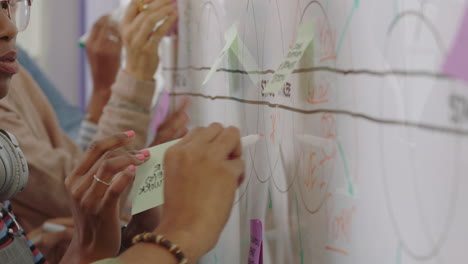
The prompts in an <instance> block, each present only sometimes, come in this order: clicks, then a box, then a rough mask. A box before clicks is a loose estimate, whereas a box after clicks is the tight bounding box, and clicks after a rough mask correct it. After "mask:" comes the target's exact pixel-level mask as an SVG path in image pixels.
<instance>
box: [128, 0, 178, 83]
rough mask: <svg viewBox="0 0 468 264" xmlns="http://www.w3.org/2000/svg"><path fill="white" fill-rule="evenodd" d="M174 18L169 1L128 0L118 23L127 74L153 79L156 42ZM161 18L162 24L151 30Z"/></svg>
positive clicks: (171, 0)
mask: <svg viewBox="0 0 468 264" xmlns="http://www.w3.org/2000/svg"><path fill="white" fill-rule="evenodd" d="M141 3H144V5H143V6H144V7H145V8H144V9H142V8H141V7H142V5H141ZM164 19H166V20H165V21H164ZM176 20H177V8H176V6H175V4H174V2H173V0H148V1H144V0H132V2H131V3H130V5H129V6H128V8H127V11H126V13H125V17H124V19H123V20H122V22H121V24H120V31H121V33H122V39H123V42H124V47H125V51H126V65H125V71H126V72H127V73H129V74H130V75H132V76H133V77H134V78H137V79H139V80H147V81H151V80H153V76H154V74H155V72H156V69H157V68H158V64H159V56H158V47H159V42H160V41H161V39H162V38H163V37H164V36H165V35H166V33H167V32H168V31H169V30H170V29H171V27H172V26H173V25H174V23H175V22H176ZM161 21H164V23H163V24H162V25H160V26H159V27H158V28H157V29H156V31H154V28H155V25H156V24H157V23H158V22H161Z"/></svg>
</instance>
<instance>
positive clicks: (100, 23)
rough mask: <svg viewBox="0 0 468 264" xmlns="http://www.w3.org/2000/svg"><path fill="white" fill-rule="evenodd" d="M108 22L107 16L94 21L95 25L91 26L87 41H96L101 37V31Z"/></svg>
mask: <svg viewBox="0 0 468 264" xmlns="http://www.w3.org/2000/svg"><path fill="white" fill-rule="evenodd" d="M108 20H109V16H102V17H101V18H99V19H98V20H97V21H96V23H94V25H93V28H92V30H91V35H90V36H89V39H91V40H95V39H98V38H99V36H100V35H101V31H102V30H103V29H104V25H105V24H106V23H107V21H108Z"/></svg>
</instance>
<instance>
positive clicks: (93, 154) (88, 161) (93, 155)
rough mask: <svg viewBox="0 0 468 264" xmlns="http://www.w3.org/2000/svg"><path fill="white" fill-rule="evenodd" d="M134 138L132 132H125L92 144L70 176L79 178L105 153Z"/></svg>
mask: <svg viewBox="0 0 468 264" xmlns="http://www.w3.org/2000/svg"><path fill="white" fill-rule="evenodd" d="M134 138H135V132H134V131H127V132H125V133H119V134H115V135H113V136H110V137H107V138H105V139H102V140H98V141H95V142H94V143H92V144H91V145H90V146H89V148H88V151H87V152H86V155H85V157H84V159H83V161H82V162H81V163H80V165H79V166H78V168H77V169H76V170H75V171H74V173H73V174H72V175H77V176H81V175H84V174H86V172H87V171H88V170H89V169H90V168H91V167H92V166H93V165H94V164H95V163H96V161H97V160H98V159H99V158H100V157H101V156H102V155H103V154H104V153H105V152H107V151H110V150H114V149H117V148H119V147H122V146H125V145H127V144H129V143H130V142H132V141H133V140H134Z"/></svg>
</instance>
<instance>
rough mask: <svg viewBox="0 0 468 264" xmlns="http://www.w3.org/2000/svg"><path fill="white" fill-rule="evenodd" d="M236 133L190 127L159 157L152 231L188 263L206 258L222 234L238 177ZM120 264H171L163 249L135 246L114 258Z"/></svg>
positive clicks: (240, 173) (240, 164)
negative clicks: (156, 218)
mask: <svg viewBox="0 0 468 264" xmlns="http://www.w3.org/2000/svg"><path fill="white" fill-rule="evenodd" d="M241 154H242V148H241V143H240V135H239V131H238V129H237V128H233V127H229V128H223V127H222V126H221V125H220V124H213V125H211V126H210V127H208V128H196V129H194V130H193V131H192V132H190V133H189V134H188V135H187V136H185V137H184V138H183V139H182V140H181V141H180V142H179V143H177V144H176V145H174V146H173V147H171V148H170V149H168V151H167V152H166V155H165V158H164V188H165V189H164V200H165V203H164V205H163V213H164V214H163V217H162V220H161V224H160V225H159V226H158V227H157V228H156V230H154V233H156V234H162V235H164V236H165V237H167V239H169V240H170V241H172V242H173V243H175V244H177V245H179V246H180V248H181V249H182V251H183V252H184V254H185V255H186V257H188V258H189V260H190V263H196V262H197V260H198V259H199V258H200V257H201V256H202V255H204V254H205V253H207V252H208V251H209V250H210V249H211V248H212V247H213V246H214V245H215V243H216V241H217V240H218V238H219V235H220V233H221V231H222V230H223V228H224V226H225V224H226V222H227V220H228V218H229V215H230V212H231V209H232V205H233V202H234V196H235V191H236V189H237V187H238V182H239V179H240V178H242V176H243V174H244V169H245V168H244V167H245V164H244V162H243V161H242V160H241ZM119 258H120V259H121V260H123V261H124V263H141V264H146V263H148V264H149V263H156V262H158V263H175V262H174V261H175V258H174V256H173V255H172V254H170V253H169V252H168V251H167V250H166V249H164V248H162V247H159V246H155V245H153V244H150V243H139V244H137V245H135V246H133V247H131V248H130V249H128V250H127V251H125V252H124V253H123V254H122V255H121V256H120V257H119Z"/></svg>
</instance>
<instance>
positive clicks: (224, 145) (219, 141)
mask: <svg viewBox="0 0 468 264" xmlns="http://www.w3.org/2000/svg"><path fill="white" fill-rule="evenodd" d="M213 143H214V145H213V150H212V151H213V153H214V155H219V156H220V157H221V158H229V159H235V158H239V157H241V156H242V145H241V140H240V132H239V129H238V128H236V127H232V126H231V127H228V128H226V129H224V130H223V131H222V133H220V134H219V136H218V137H217V138H216V139H215V140H214V141H213Z"/></svg>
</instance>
